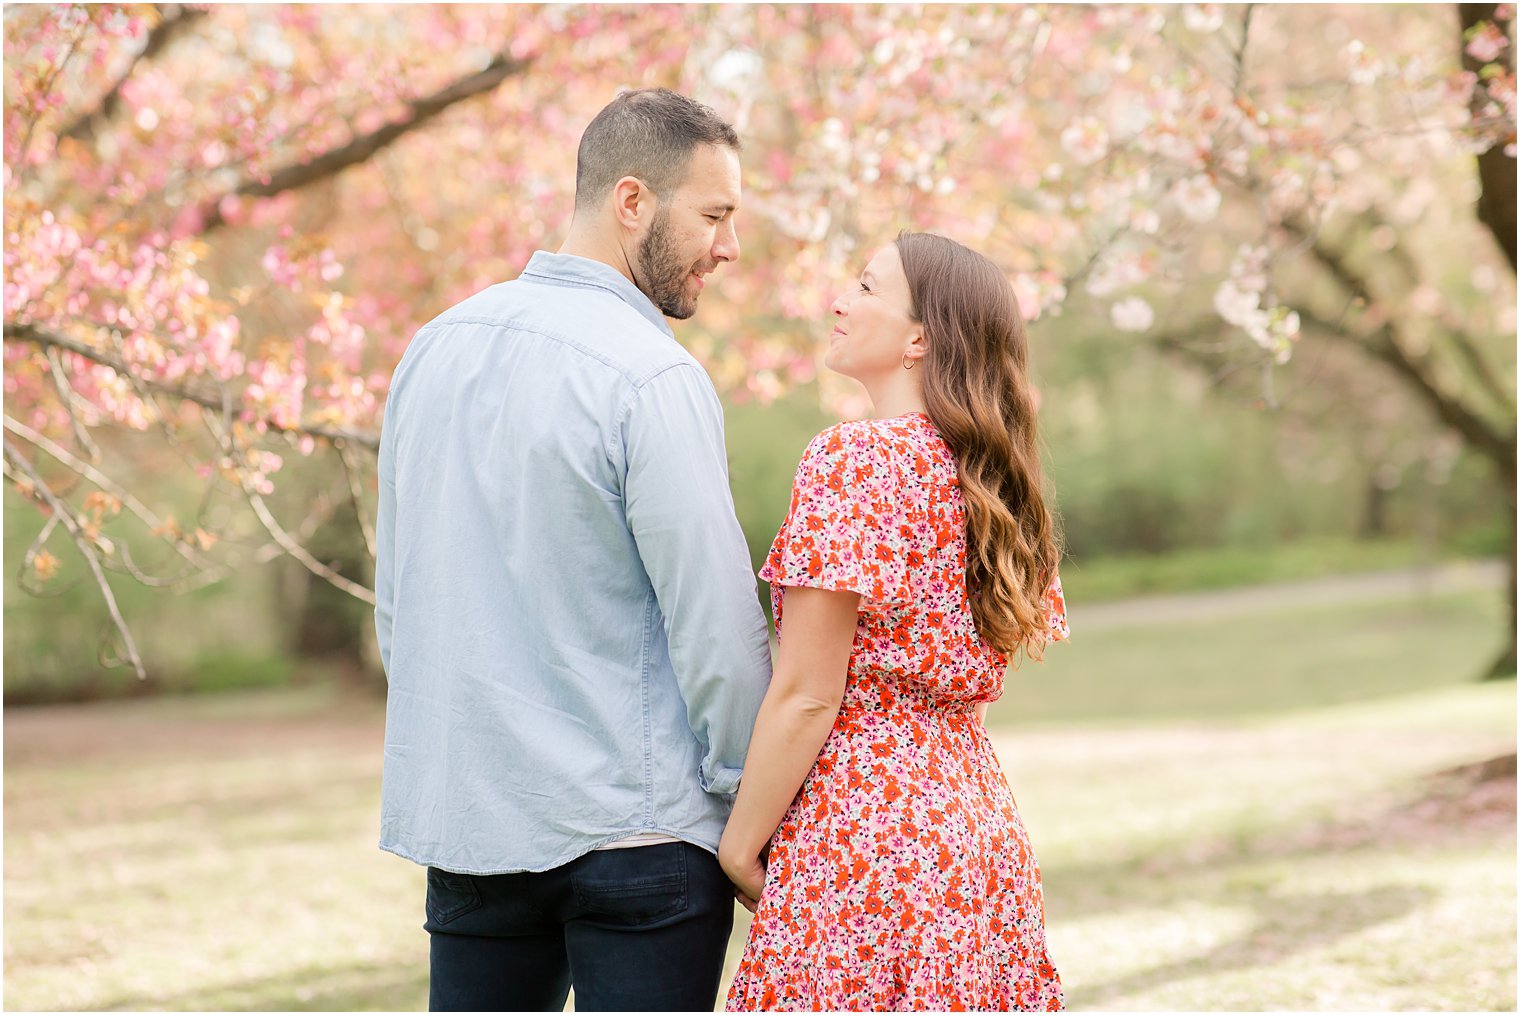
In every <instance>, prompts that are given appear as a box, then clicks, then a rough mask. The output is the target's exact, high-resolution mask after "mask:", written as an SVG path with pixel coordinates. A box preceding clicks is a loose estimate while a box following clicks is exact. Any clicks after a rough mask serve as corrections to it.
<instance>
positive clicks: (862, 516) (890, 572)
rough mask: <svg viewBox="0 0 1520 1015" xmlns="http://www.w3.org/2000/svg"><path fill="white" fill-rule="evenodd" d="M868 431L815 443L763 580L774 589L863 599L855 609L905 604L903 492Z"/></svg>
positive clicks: (844, 432)
mask: <svg viewBox="0 0 1520 1015" xmlns="http://www.w3.org/2000/svg"><path fill="white" fill-rule="evenodd" d="M897 483H898V480H897V478H896V477H895V474H894V473H893V470H892V469H891V467H890V462H889V461H888V460H887V458H886V455H885V453H884V452H883V451H882V449H881V448H879V447H878V446H875V443H874V442H873V440H872V439H871V436H870V433H869V431H865V430H862V431H860V432H855V431H853V430H852V429H850V424H841V425H839V426H835V427H831V428H830V429H828V430H825V431H824V432H823V433H821V434H819V435H818V436H817V437H815V438H813V441H812V443H811V444H809V445H808V449H807V451H806V453H804V455H803V456H802V462H801V464H799V465H798V466H797V476H796V479H795V480H794V481H793V483H792V502H791V506H790V508H789V509H788V511H787V515H786V521H785V522H783V523H782V525H781V531H780V532H779V533H777V535H776V541H775V542H774V543H773V544H772V545H771V550H770V553H769V555H767V557H766V560H765V566H764V567H762V568H761V569H760V577H761V579H763V580H764V581H767V582H769V583H770V584H771V585H773V586H774V585H791V586H804V587H808V588H818V589H830V590H833V591H850V592H858V593H860V609H861V610H868V611H881V610H890V609H896V608H899V607H904V606H907V605H910V604H911V603H912V602H913V599H914V596H913V591H912V588H911V584H910V574H909V562H908V546H909V540H910V537H911V535H912V529H911V527H910V526H909V525H908V524H907V522H906V519H905V518H904V517H901V512H902V508H901V507H900V506H899V505H900V500H901V498H900V496H898V495H899V494H900V492H901V491H898V490H896V488H895V487H896V485H897Z"/></svg>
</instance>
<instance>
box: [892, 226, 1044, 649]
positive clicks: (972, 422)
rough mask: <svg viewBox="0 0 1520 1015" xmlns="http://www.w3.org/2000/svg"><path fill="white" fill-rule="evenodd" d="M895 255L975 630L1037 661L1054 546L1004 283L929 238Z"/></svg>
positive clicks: (1022, 361) (990, 268) (1014, 316)
mask: <svg viewBox="0 0 1520 1015" xmlns="http://www.w3.org/2000/svg"><path fill="white" fill-rule="evenodd" d="M897 253H898V256H899V257H900V258H901V259H902V266H903V273H904V274H905V275H906V276H907V278H908V293H909V295H910V296H911V298H912V303H913V305H912V310H911V312H912V315H913V319H914V321H916V322H917V323H919V324H922V325H923V326H924V337H925V338H927V339H928V342H929V352H928V354H927V355H926V356H925V357H924V359H923V366H924V379H923V392H924V406H925V408H926V409H927V410H928V413H929V418H930V420H932V421H933V423H934V426H935V429H937V430H938V431H939V433H940V436H941V437H943V438H944V440H945V443H946V444H947V445H949V447H950V451H951V452H952V453H953V454H954V455H955V461H956V466H957V468H958V470H959V472H960V485H961V495H962V497H963V499H964V501H965V504H966V589H967V591H968V592H969V593H970V596H971V614H972V617H973V619H974V621H975V623H976V629H977V632H978V633H979V634H980V635H981V636H982V637H983V638H985V639H986V640H987V641H988V643H990V644H991V645H992V646H993V647H994V648H996V649H997V650H998V651H1000V652H1003V653H1005V654H1006V655H1008V656H1009V657H1010V658H1013V657H1015V656H1016V653H1017V652H1018V650H1019V649H1021V648H1022V649H1023V650H1024V655H1025V656H1026V657H1027V658H1030V659H1035V660H1038V659H1040V658H1041V657H1042V656H1043V655H1044V649H1045V643H1046V630H1047V628H1046V623H1047V617H1046V612H1045V590H1046V588H1047V587H1048V586H1049V584H1050V581H1051V579H1052V577H1053V575H1054V574H1055V569H1056V564H1057V563H1058V562H1059V560H1060V557H1061V550H1060V537H1059V535H1058V533H1057V531H1056V525H1055V520H1054V519H1053V518H1052V517H1051V514H1050V512H1049V511H1048V510H1047V509H1046V507H1045V498H1044V495H1043V493H1042V490H1041V485H1042V478H1041V470H1040V452H1039V447H1038V439H1037V434H1036V431H1035V411H1034V400H1033V397H1032V396H1031V394H1030V389H1029V380H1028V377H1027V375H1026V373H1025V371H1026V367H1027V362H1028V358H1029V340H1028V338H1027V336H1026V335H1025V332H1024V319H1023V317H1022V315H1020V313H1019V307H1018V301H1017V300H1016V299H1015V298H1014V294H1013V286H1012V285H1010V284H1009V281H1008V278H1007V276H1005V275H1004V274H1003V272H1002V271H1001V270H999V268H998V267H997V265H995V264H993V263H992V262H991V261H989V260H988V259H987V258H985V257H983V256H982V255H981V254H978V253H977V252H976V251H974V250H970V249H968V248H967V247H963V246H962V245H961V244H959V243H956V242H955V241H954V240H949V239H946V238H945V237H943V236H936V235H934V234H933V233H909V232H903V233H901V234H899V235H898V237H897ZM1015 661H1016V660H1015Z"/></svg>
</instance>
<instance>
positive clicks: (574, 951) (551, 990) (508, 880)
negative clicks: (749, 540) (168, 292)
mask: <svg viewBox="0 0 1520 1015" xmlns="http://www.w3.org/2000/svg"><path fill="white" fill-rule="evenodd" d="M738 150H739V140H738V138H737V136H736V135H735V133H734V131H733V129H732V127H730V126H729V125H728V124H727V123H725V122H723V121H722V120H721V119H720V118H718V117H717V116H716V115H715V114H714V113H713V112H712V110H710V109H709V108H707V107H706V106H703V105H701V104H699V103H696V102H694V101H692V100H690V99H688V98H685V97H684V96H681V95H677V94H675V93H673V92H669V91H665V90H663V89H651V90H642V91H633V92H627V93H624V94H622V95H620V96H619V97H618V98H617V99H615V100H614V101H613V102H612V103H611V104H610V105H609V106H607V107H606V108H605V109H603V110H602V112H601V113H600V114H598V115H597V117H596V118H595V120H593V121H592V123H591V124H590V126H589V127H587V129H586V132H585V134H584V135H583V136H582V138H581V142H580V149H579V153H578V161H577V167H576V198H575V216H574V221H573V223H572V225H571V229H570V233H569V236H568V238H567V239H566V241H565V243H564V245H563V246H562V247H561V248H560V251H559V252H558V253H554V254H550V253H544V252H539V253H537V254H535V255H534V256H533V258H532V260H531V261H529V263H528V265H527V267H526V268H525V269H524V270H523V272H522V275H521V277H520V278H519V279H517V280H516V281H513V282H508V283H504V284H501V285H496V286H493V287H491V288H489V289H486V290H485V291H483V292H481V293H478V294H477V295H475V296H473V297H471V298H469V299H467V300H465V301H464V302H462V303H460V304H459V305H457V306H455V307H453V308H451V309H450V310H448V311H446V312H445V313H444V314H442V315H441V316H440V317H438V318H437V319H435V320H434V321H432V322H430V323H429V324H427V325H426V326H425V327H423V328H422V329H421V330H420V331H419V332H418V333H417V335H416V337H415V338H414V339H413V341H412V343H411V345H410V346H409V347H408V349H407V351H406V354H405V356H404V357H403V358H402V360H401V363H400V365H399V366H398V367H397V368H396V373H395V377H394V380H393V383H392V386H391V392H390V399H389V402H388V404H387V407H386V415H385V423H384V429H383V436H382V441H381V448H380V508H379V518H378V544H377V548H378V554H377V560H376V598H377V602H376V609H375V620H376V628H377V630H378V634H379V643H380V651H381V655H382V659H383V660H384V664H385V669H386V674H387V679H388V681H389V697H388V702H387V709H386V731H385V771H384V780H383V783H384V784H383V793H382V797H383V801H382V815H381V825H382V827H381V840H380V846H381V848H382V849H386V850H389V851H391V852H393V853H396V854H398V855H400V856H403V857H405V858H407V859H409V860H412V861H414V862H416V863H419V864H423V865H425V866H426V867H427V896H426V904H425V911H426V923H425V924H424V927H425V929H426V930H427V931H428V933H429V935H430V953H431V962H430V965H431V977H432V979H431V991H430V1007H431V1008H432V1009H433V1010H497V1011H506V1010H559V1009H560V1008H561V1007H563V1005H564V1002H565V999H566V996H567V993H568V991H569V989H570V988H571V986H572V984H573V986H574V989H575V1000H576V1006H577V1007H578V1008H579V1009H581V1010H706V1009H711V1008H712V1006H713V1002H714V1001H715V999H716V996H717V990H718V987H719V984H720V981H721V980H722V976H723V969H724V957H725V952H726V949H727V944H728V938H729V934H730V932H731V930H732V926H733V919H734V900H735V899H736V898H737V899H738V900H739V902H740V903H742V904H743V905H744V906H745V907H746V908H748V909H749V910H750V911H751V912H753V913H754V918H753V922H752V924H751V928H750V933H749V940H748V943H747V944H746V946H745V949H744V954H743V956H742V959H741V961H740V963H739V967H738V973H737V975H736V976H735V978H734V982H733V987H732V989H731V990H730V992H729V994H728V998H727V1006H728V1008H729V1009H730V1010H757V1009H770V1010H780V1009H816V1008H822V1009H832V1010H841V1009H856V1010H859V1009H877V1010H890V1009H904V1008H913V1007H928V1008H931V1009H955V1008H980V1009H1046V1008H1050V1009H1055V1008H1059V1007H1060V1006H1061V1002H1062V995H1061V986H1060V980H1059V979H1058V977H1057V975H1056V971H1055V969H1054V968H1053V967H1052V965H1051V963H1050V961H1049V959H1048V957H1047V955H1046V949H1045V931H1044V923H1043V912H1042V908H1043V907H1042V902H1041V893H1040V876H1039V869H1038V866H1037V864H1036V861H1035V857H1034V854H1033V852H1032V851H1031V849H1030V844H1029V840H1028V838H1027V836H1026V835H1025V832H1024V828H1023V825H1022V823H1021V822H1020V820H1019V816H1018V813H1017V811H1016V810H1015V808H1014V802H1013V798H1012V795H1011V794H1010V792H1009V788H1008V784H1007V782H1006V780H1005V779H1004V778H1003V775H1002V773H1001V770H1000V768H999V765H998V761H997V758H996V757H995V756H994V754H993V750H992V745H991V743H990V741H989V740H988V737H987V733H986V731H985V729H984V728H983V725H982V721H983V718H984V716H985V713H986V708H987V703H988V702H989V701H992V700H994V699H996V698H997V697H998V696H999V694H1000V693H1001V691H1002V680H1003V672H1004V669H1005V667H1006V666H1007V664H1008V661H1009V659H1010V658H1012V657H1014V656H1015V655H1016V653H1017V652H1019V651H1021V650H1022V651H1023V652H1024V653H1025V654H1026V655H1027V656H1029V657H1032V658H1039V657H1040V655H1041V653H1042V651H1043V648H1044V646H1045V644H1046V643H1047V642H1049V641H1051V640H1055V639H1059V638H1063V637H1065V635H1066V627H1065V612H1064V604H1063V603H1062V601H1061V593H1060V584H1059V581H1058V579H1057V577H1056V564H1057V561H1058V550H1057V544H1056V541H1055V536H1054V532H1053V524H1052V520H1051V516H1050V514H1049V512H1048V511H1047V510H1046V508H1045V506H1044V502H1043V499H1042V496H1041V480H1040V463H1039V456H1038V453H1037V450H1036V433H1035V415H1034V406H1033V404H1032V402H1031V397H1030V388H1029V385H1028V381H1027V379H1026V377H1025V374H1024V364H1025V357H1026V351H1027V350H1026V341H1025V336H1024V328H1023V324H1022V322H1021V321H1020V318H1019V314H1018V310H1017V306H1016V303H1015V300H1014V297H1013V293H1012V290H1011V288H1010V286H1009V283H1008V280H1007V278H1006V277H1005V276H1003V275H1002V274H1001V273H1000V272H999V271H998V269H997V268H996V267H994V266H993V264H992V263H991V262H989V261H988V260H986V259H985V258H983V257H981V256H980V255H978V254H976V253H973V252H972V251H970V250H968V249H966V248H964V247H962V246H960V245H959V244H956V243H953V242H951V241H949V240H946V239H943V238H941V237H938V236H933V235H927V234H904V235H902V236H899V237H898V238H897V240H896V241H895V242H894V243H889V244H887V245H886V246H884V247H882V248H881V249H880V250H879V251H878V252H877V253H876V254H875V256H873V257H872V258H871V260H870V262H869V263H868V264H867V265H866V266H865V268H864V270H863V271H862V272H861V275H860V278H859V282H858V285H856V286H854V287H852V288H851V289H850V290H849V291H848V292H846V293H844V294H842V295H841V296H840V297H839V298H838V299H837V300H836V301H835V303H834V305H833V315H834V316H833V321H834V330H833V334H832V335H831V337H830V339H829V350H828V354H827V356H826V358H825V363H826V364H827V365H828V366H829V367H830V368H832V369H834V370H837V371H839V372H840V373H843V374H845V375H847V376H850V377H853V378H855V379H857V380H858V381H860V382H861V383H862V384H864V386H865V388H866V390H867V392H868V393H869V395H870V397H871V400H872V403H873V406H874V411H875V417H874V418H872V419H868V420H861V421H857V422H849V423H842V424H839V425H837V426H834V427H831V428H829V429H828V430H826V431H824V432H823V433H822V434H820V435H819V436H818V437H817V438H816V439H815V440H814V441H813V442H812V443H811V444H810V445H809V446H808V449H807V452H806V454H805V456H804V457H803V460H802V463H801V465H800V466H799V467H798V470H797V477H796V482H795V485H794V486H793V489H792V501H791V508H790V511H789V512H788V514H787V518H786V522H785V524H784V525H783V526H782V529H781V532H780V534H779V535H778V536H777V537H776V541H775V544H774V545H773V546H772V547H771V550H770V555H769V557H768V558H767V560H766V562H765V566H764V568H763V569H762V570H761V572H760V577H761V578H763V579H765V580H766V581H767V582H769V583H770V587H771V597H772V603H773V606H774V611H775V617H776V625H777V631H778V635H779V639H780V648H779V654H778V656H777V658H776V661H775V667H774V672H773V671H772V662H771V654H770V648H769V643H768V639H767V636H766V627H765V620H764V616H763V614H762V613H761V610H760V607H759V603H758V602H757V600H756V596H755V583H754V576H753V574H752V573H751V571H750V569H749V556H748V553H747V551H746V547H745V542H744V537H743V534H742V533H741V531H740V528H739V524H738V522H737V520H736V519H735V517H734V510H733V502H732V499H731V497H730V494H729V489H728V476H727V460H726V455H725V449H724V439H723V418H722V411H721V408H720V405H719V402H718V399H717V396H716V394H715V393H714V390H713V386H712V383H711V381H710V380H709V379H708V377H707V375H706V373H705V372H704V371H703V370H702V368H701V367H700V366H699V365H698V364H697V362H696V361H695V360H694V359H693V358H692V357H691V356H690V355H688V354H687V353H686V352H685V351H684V350H683V349H682V348H681V346H680V345H678V344H677V343H676V341H675V339H674V337H673V335H672V332H671V330H670V326H669V325H668V324H667V322H666V318H676V319H684V318H687V317H690V316H691V315H692V314H693V313H694V312H695V310H696V308H697V303H698V299H699V296H700V294H701V292H702V289H703V287H704V285H705V284H706V283H705V281H704V276H706V275H708V274H709V273H711V272H712V271H713V270H714V269H716V268H717V267H718V266H719V264H721V263H723V262H729V261H734V260H737V258H738V256H739V243H738V239H737V237H736V234H735V231H734V215H735V212H736V211H737V208H738V205H739V199H740V186H739V158H738ZM783 617H784V619H783Z"/></svg>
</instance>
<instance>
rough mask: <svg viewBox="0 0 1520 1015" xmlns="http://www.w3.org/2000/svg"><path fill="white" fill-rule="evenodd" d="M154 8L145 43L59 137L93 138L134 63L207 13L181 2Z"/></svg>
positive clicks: (117, 101)
mask: <svg viewBox="0 0 1520 1015" xmlns="http://www.w3.org/2000/svg"><path fill="white" fill-rule="evenodd" d="M158 10H159V15H160V18H161V20H160V21H159V23H158V24H156V25H154V26H153V28H152V29H151V30H150V31H149V32H148V41H147V43H146V44H145V45H144V46H143V48H142V49H141V51H139V52H138V54H137V55H136V56H134V57H133V58H132V62H131V64H129V65H128V67H127V69H126V70H125V71H123V72H122V75H121V77H119V78H117V79H116V83H115V84H113V85H112V86H111V90H110V91H108V92H106V94H105V95H104V96H102V97H101V100H100V104H99V105H97V106H96V107H95V108H94V109H92V110H90V112H88V113H85V114H83V115H81V116H80V117H79V118H78V119H76V120H75V121H74V122H73V123H71V124H69V125H68V126H67V127H65V128H64V129H63V130H62V131H61V132H60V133H59V135H58V139H59V140H60V141H61V140H63V139H64V138H73V139H74V140H76V141H91V140H93V139H94V137H95V132H96V131H98V130H99V129H100V128H101V126H103V125H104V124H105V123H106V122H107V121H109V120H110V119H111V117H113V116H115V115H116V107H117V106H119V105H121V90H122V87H123V86H125V85H126V83H127V82H128V81H129V80H131V77H132V75H133V74H134V73H136V71H137V68H138V65H139V64H141V63H142V62H143V61H145V60H151V59H153V58H154V57H155V56H157V55H158V54H159V53H160V52H161V51H162V50H163V49H164V47H165V46H167V45H169V43H171V42H173V41H174V40H175V38H176V37H178V36H179V35H181V34H182V33H183V32H184V31H185V29H187V28H189V27H190V26H191V25H192V24H194V23H195V22H196V21H197V20H199V19H201V18H204V17H205V16H206V13H207V12H206V11H200V10H195V9H193V8H190V7H186V6H184V5H183V4H163V5H161V6H160V7H159V8H158Z"/></svg>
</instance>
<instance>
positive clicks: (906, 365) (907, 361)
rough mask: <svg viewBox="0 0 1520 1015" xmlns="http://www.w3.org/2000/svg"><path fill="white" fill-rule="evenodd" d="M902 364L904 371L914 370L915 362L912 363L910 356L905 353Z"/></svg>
mask: <svg viewBox="0 0 1520 1015" xmlns="http://www.w3.org/2000/svg"><path fill="white" fill-rule="evenodd" d="M902 363H903V369H904V370H912V369H913V362H912V360H910V359H908V354H907V353H903V360H902Z"/></svg>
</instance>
